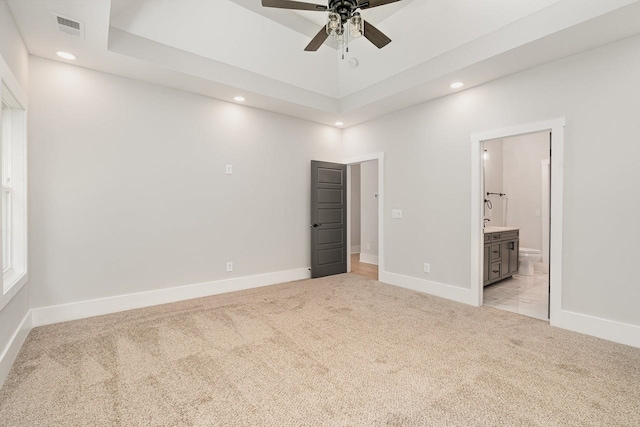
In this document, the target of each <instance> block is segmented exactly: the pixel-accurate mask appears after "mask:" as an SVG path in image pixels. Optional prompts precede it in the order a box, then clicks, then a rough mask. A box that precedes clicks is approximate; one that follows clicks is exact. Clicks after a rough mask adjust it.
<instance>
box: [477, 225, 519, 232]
mask: <svg viewBox="0 0 640 427" xmlns="http://www.w3.org/2000/svg"><path fill="white" fill-rule="evenodd" d="M518 230H520V228H518V227H494V226H487V227H485V228H484V233H502V232H505V231H518Z"/></svg>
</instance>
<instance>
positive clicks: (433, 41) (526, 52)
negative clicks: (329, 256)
mask: <svg viewBox="0 0 640 427" xmlns="http://www.w3.org/2000/svg"><path fill="white" fill-rule="evenodd" d="M9 5H10V8H11V10H12V12H13V14H14V17H15V19H16V22H17V24H18V27H19V28H20V30H21V32H22V34H23V37H24V39H25V42H26V43H27V47H28V49H29V51H30V52H31V53H32V54H34V55H38V56H43V57H46V58H50V59H55V60H59V58H57V57H56V56H55V52H56V51H57V50H66V51H70V52H73V53H74V54H76V55H77V56H78V59H77V60H76V61H75V62H74V63H76V64H77V65H81V66H84V67H88V68H92V69H97V70H101V71H106V72H109V73H113V74H118V75H122V76H124V77H129V78H134V79H138V80H143V81H148V82H151V83H155V84H160V85H165V86H169V87H173V88H176V89H180V90H186V91H190V92H194V93H199V94H203V95H206V96H210V97H213V98H218V99H223V100H227V101H229V100H232V98H233V96H235V95H238V94H242V95H243V96H245V97H246V98H247V102H246V104H247V105H250V106H254V107H257V108H263V109H267V110H272V111H276V112H280V113H284V114H288V115H292V116H297V117H301V118H304V119H308V120H313V121H317V122H321V123H326V124H333V123H334V122H335V121H336V120H340V121H343V122H345V123H346V125H347V126H349V125H353V124H356V123H359V122H362V121H365V120H370V119H372V118H375V117H377V116H379V115H381V114H385V113H388V112H390V111H394V110H397V109H401V108H405V107H408V106H410V105H413V104H416V103H419V102H424V101H426V100H429V99H433V98H435V97H439V96H444V95H447V94H449V93H451V89H450V88H449V83H451V82H452V81H455V80H462V81H464V82H465V83H466V86H465V88H466V87H470V86H474V85H478V84H482V83H484V82H487V81H490V80H492V79H495V78H499V77H501V76H504V75H507V74H511V73H514V72H517V71H521V70H523V69H526V68H529V67H533V66H536V65H539V64H542V63H545V62H548V61H551V60H554V59H557V58H560V57H563V56H567V55H571V54H574V53H577V52H580V51H582V50H585V49H589V48H592V47H595V46H598V45H601V44H604V43H608V42H611V41H614V40H617V39H620V38H623V37H628V36H630V35H633V34H637V33H640V2H639V1H638V0H607V1H602V0H475V1H468V0H404V1H401V2H398V3H395V4H391V5H387V6H382V7H380V8H376V9H371V10H366V11H363V16H364V17H365V19H367V20H369V21H370V22H372V23H373V24H374V25H376V26H377V27H378V28H379V29H380V30H382V31H384V32H385V33H386V34H387V35H389V37H391V38H392V39H393V42H392V43H391V44H390V45H389V46H387V47H385V48H384V49H382V50H378V49H376V48H375V47H374V46H373V45H371V44H370V43H369V42H368V41H367V40H365V39H359V40H356V41H355V42H353V43H351V45H350V53H349V54H348V55H347V60H344V61H343V60H342V59H341V58H340V53H341V52H339V51H337V50H335V49H333V48H331V47H330V46H327V45H325V46H323V47H321V48H320V50H319V51H318V52H315V53H309V52H304V50H303V49H304V47H305V46H306V44H307V43H308V42H309V39H310V37H312V36H313V35H315V34H316V33H317V31H318V27H319V26H320V25H322V23H323V22H324V13H320V12H298V11H288V10H283V9H267V8H262V7H261V6H260V1H259V0H215V1H211V0H180V1H176V0H65V1H62V0H30V1H23V0H9ZM52 13H58V14H61V15H64V16H66V17H69V18H72V19H77V20H80V21H83V22H84V23H85V32H86V35H85V38H84V39H79V38H74V37H70V36H66V35H64V34H61V33H59V32H57V31H56V30H55V28H54V25H53V19H52ZM352 57H353V58H357V59H358V61H359V66H358V67H357V68H353V67H351V66H350V65H349V61H348V59H351V58H352Z"/></svg>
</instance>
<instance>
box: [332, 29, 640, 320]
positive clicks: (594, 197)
mask: <svg viewBox="0 0 640 427" xmlns="http://www.w3.org/2000/svg"><path fill="white" fill-rule="evenodd" d="M638 52H640V37H633V38H629V39H626V40H622V41H620V42H617V43H614V44H610V45H607V46H604V47H602V48H598V49H594V50H591V51H588V52H585V53H582V54H580V55H576V56H573V57H570V58H566V59H563V60H560V61H557V62H553V63H550V64H547V65H544V66H542V67H538V68H535V69H531V70H528V71H525V72H522V73H519V74H515V75H512V76H509V77H506V78H503V79H500V80H497V81H494V82H492V83H489V84H485V85H482V86H479V87H476V88H472V89H469V90H466V91H462V92H460V93H457V94H454V95H452V96H448V97H445V98H441V99H438V100H434V101H432V102H428V103H425V104H421V105H417V106H415V107H412V108H409V109H406V110H402V111H398V112H396V113H393V114H390V115H388V116H385V117H381V118H378V119H376V120H374V121H371V122H367V123H365V124H362V125H359V126H355V127H352V128H349V129H346V130H345V132H344V142H343V144H344V147H345V156H344V157H345V158H349V157H354V156H357V155H362V154H365V153H373V152H380V151H383V152H385V154H386V161H385V168H386V170H385V197H386V209H385V214H384V223H385V248H386V259H385V262H386V264H385V268H386V270H387V271H390V272H394V273H399V274H403V275H406V276H413V277H417V278H424V277H425V275H424V273H423V272H422V268H423V263H424V262H430V263H431V269H432V273H431V275H430V276H429V279H430V280H433V281H436V282H440V283H444V284H449V285H451V286H457V287H461V288H470V263H469V256H470V255H469V254H470V251H471V248H470V245H471V243H470V240H471V238H470V230H471V224H470V218H471V216H470V197H471V196H470V192H471V170H470V169H471V168H470V163H471V144H470V135H471V134H473V133H477V132H482V131H487V130H492V129H500V128H505V127H509V126H514V125H519V124H524V123H533V122H537V121H541V120H549V119H555V118H558V117H566V119H567V127H566V145H565V165H564V173H565V175H564V177H565V182H564V186H565V187H564V198H565V200H564V214H565V218H564V224H563V232H564V251H563V264H564V276H563V309H565V310H570V311H574V312H577V313H583V314H588V315H591V316H596V317H600V318H605V319H611V320H616V321H620V322H625V323H629V324H632V325H640V310H639V309H638V301H640V286H638V279H637V267H636V265H637V260H638V259H640V246H639V245H638V241H640V227H639V226H638V212H640V191H638V188H637V185H638V182H640V168H639V167H638V165H637V162H638V158H640V144H638V141H639V140H640V120H638V112H639V111H640V96H637V94H639V93H640V81H639V80H638V79H634V78H630V76H635V75H639V74H640V55H638ZM612 206H613V207H615V221H612V220H611V218H612V215H611V209H612ZM392 208H396V209H403V210H404V220H401V221H398V220H391V209H392ZM609 247H613V248H615V249H613V250H609V249H607V248H609Z"/></svg>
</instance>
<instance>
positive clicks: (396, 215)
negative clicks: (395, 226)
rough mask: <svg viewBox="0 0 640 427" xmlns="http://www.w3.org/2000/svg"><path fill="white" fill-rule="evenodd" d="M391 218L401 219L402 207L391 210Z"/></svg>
mask: <svg viewBox="0 0 640 427" xmlns="http://www.w3.org/2000/svg"><path fill="white" fill-rule="evenodd" d="M391 218H393V219H402V209H394V210H392V211H391Z"/></svg>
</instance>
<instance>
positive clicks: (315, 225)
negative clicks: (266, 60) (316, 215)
mask: <svg viewBox="0 0 640 427" xmlns="http://www.w3.org/2000/svg"><path fill="white" fill-rule="evenodd" d="M321 225H322V224H311V226H312V227H313V228H318V227H320V226H321Z"/></svg>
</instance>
